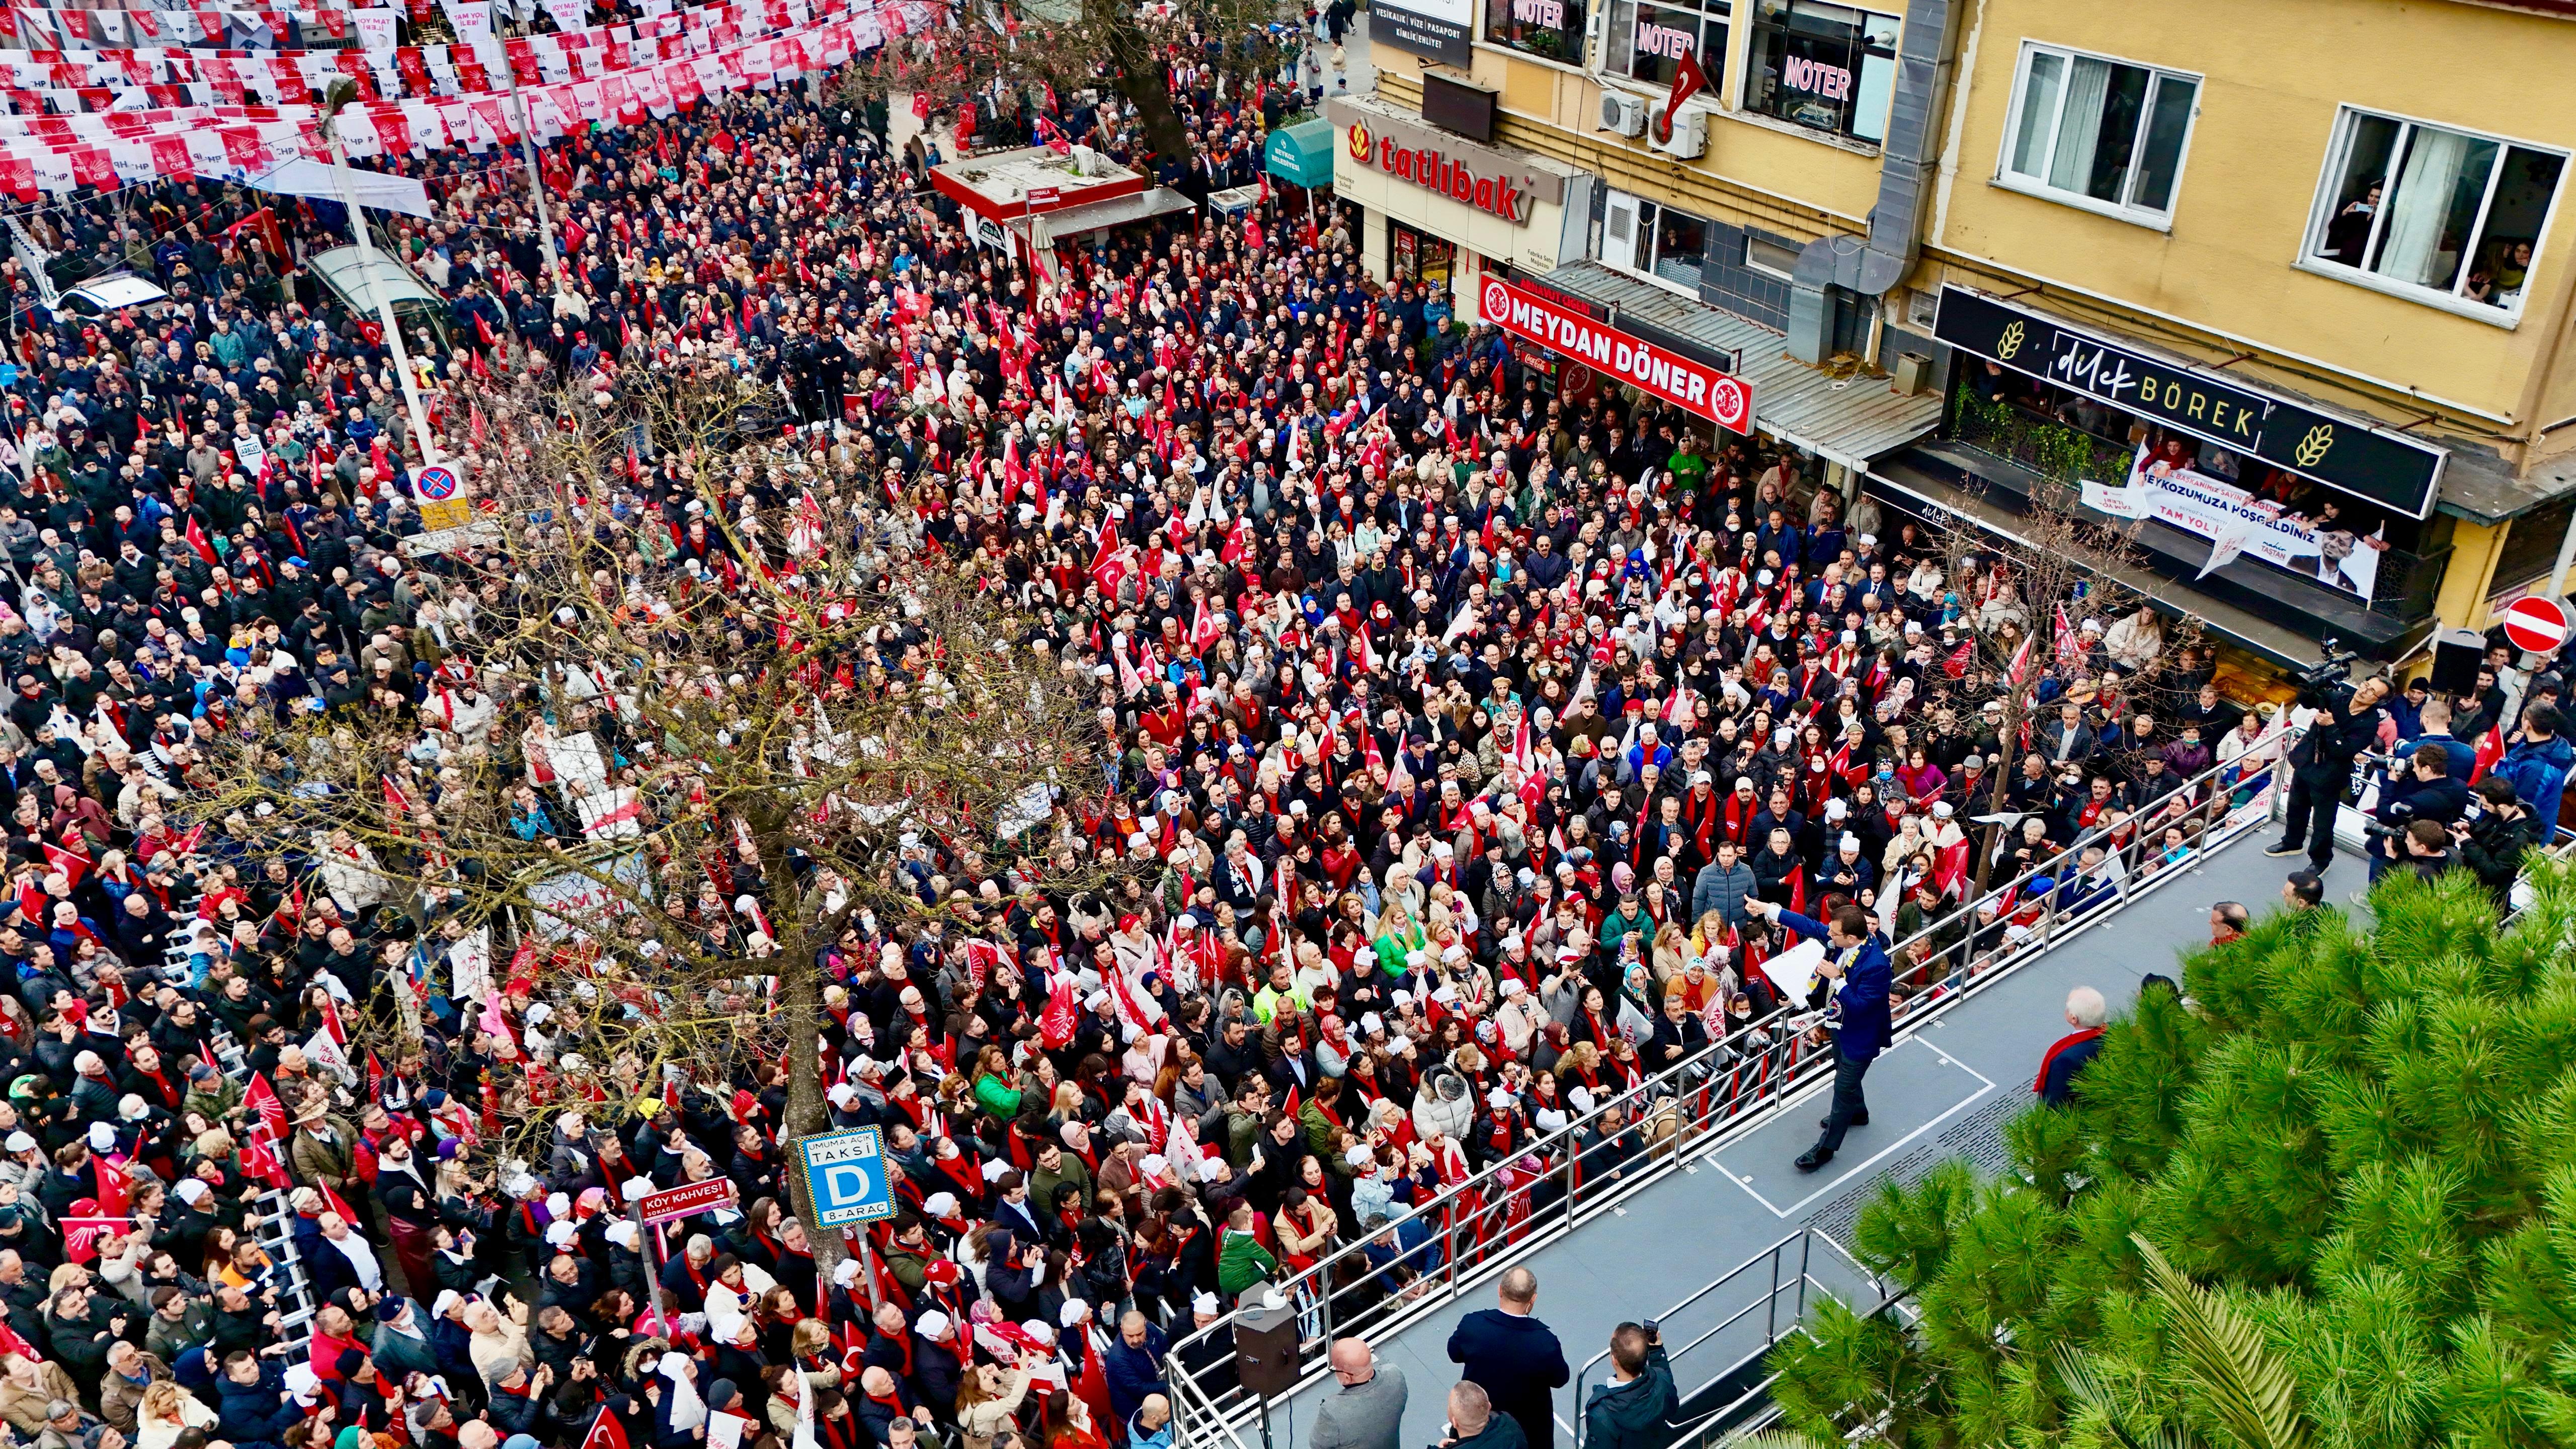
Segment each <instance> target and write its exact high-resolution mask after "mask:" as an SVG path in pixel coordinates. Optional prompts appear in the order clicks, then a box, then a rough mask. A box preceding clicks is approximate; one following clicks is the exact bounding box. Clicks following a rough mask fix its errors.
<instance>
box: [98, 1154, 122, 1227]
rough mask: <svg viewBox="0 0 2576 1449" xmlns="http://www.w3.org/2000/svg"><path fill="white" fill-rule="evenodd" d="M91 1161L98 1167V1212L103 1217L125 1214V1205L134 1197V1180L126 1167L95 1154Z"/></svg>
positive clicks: (116, 1216) (115, 1216) (117, 1216)
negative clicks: (132, 1180)
mask: <svg viewBox="0 0 2576 1449" xmlns="http://www.w3.org/2000/svg"><path fill="white" fill-rule="evenodd" d="M90 1162H91V1164H92V1165H93V1166H95V1167H96V1168H97V1169H98V1212H99V1216H101V1217H109V1218H121V1217H123V1216H125V1205H126V1203H127V1202H128V1201H130V1200H131V1198H132V1192H131V1188H132V1182H131V1179H130V1178H129V1176H128V1174H127V1173H126V1171H125V1169H124V1168H122V1167H120V1166H118V1165H117V1164H116V1163H114V1162H111V1161H109V1160H108V1159H106V1158H104V1157H99V1156H96V1155H93V1156H92V1157H91V1158H90Z"/></svg>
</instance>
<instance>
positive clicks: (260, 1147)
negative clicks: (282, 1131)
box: [241, 1135, 294, 1187]
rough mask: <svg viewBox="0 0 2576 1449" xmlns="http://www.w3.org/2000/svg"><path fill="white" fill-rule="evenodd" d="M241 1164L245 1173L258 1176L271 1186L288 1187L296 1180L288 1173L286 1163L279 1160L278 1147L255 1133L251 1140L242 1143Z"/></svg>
mask: <svg viewBox="0 0 2576 1449" xmlns="http://www.w3.org/2000/svg"><path fill="white" fill-rule="evenodd" d="M241 1165H242V1172H243V1173H244V1174H246V1175H248V1176H251V1177H256V1178H258V1179H259V1180H260V1181H262V1182H265V1183H267V1184H268V1185H269V1186H271V1187H287V1186H290V1185H292V1184H293V1182H294V1179H293V1178H290V1177H288V1176H287V1175H286V1166H285V1164H283V1163H281V1162H279V1161H278V1160H277V1149H275V1148H273V1147H271V1146H269V1145H268V1140H267V1139H266V1138H264V1137H260V1136H257V1135H253V1136H252V1137H251V1139H250V1140H249V1141H247V1142H245V1143H243V1144H242V1149H241Z"/></svg>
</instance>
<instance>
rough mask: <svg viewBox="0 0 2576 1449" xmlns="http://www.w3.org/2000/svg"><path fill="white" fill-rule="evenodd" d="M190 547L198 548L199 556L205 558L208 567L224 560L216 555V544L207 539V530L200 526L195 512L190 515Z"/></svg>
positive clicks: (212, 566)
mask: <svg viewBox="0 0 2576 1449" xmlns="http://www.w3.org/2000/svg"><path fill="white" fill-rule="evenodd" d="M188 547H190V548H192V549H194V550H196V554H197V557H199V558H201V559H204V560H205V561H206V567H208V568H214V567H215V566H217V565H219V564H221V563H222V562H223V560H222V559H221V558H218V557H217V556H216V554H215V546H214V545H213V544H211V543H208V542H207V541H206V531H205V529H203V528H201V527H199V526H198V524H197V516H196V515H195V514H193V513H192V514H190V515H188Z"/></svg>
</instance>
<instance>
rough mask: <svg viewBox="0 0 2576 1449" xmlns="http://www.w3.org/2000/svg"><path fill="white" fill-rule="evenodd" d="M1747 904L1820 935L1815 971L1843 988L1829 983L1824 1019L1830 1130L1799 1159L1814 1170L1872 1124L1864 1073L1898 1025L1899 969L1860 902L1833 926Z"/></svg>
mask: <svg viewBox="0 0 2576 1449" xmlns="http://www.w3.org/2000/svg"><path fill="white" fill-rule="evenodd" d="M1746 909H1748V910H1750V911H1752V912H1754V913H1755V914H1757V915H1762V916H1767V917H1769V918H1770V920H1771V921H1772V922H1773V923H1774V924H1776V925H1781V926H1786V927H1788V928H1789V929H1790V930H1792V931H1795V932H1797V933H1798V934H1799V935H1800V936H1803V937H1806V938H1807V939H1809V940H1815V939H1817V938H1819V937H1821V938H1822V939H1823V940H1824V943H1825V959H1824V961H1823V962H1822V963H1820V964H1819V965H1818V966H1817V967H1816V976H1817V978H1818V979H1819V980H1822V981H1826V982H1839V983H1840V987H1839V989H1837V988H1835V987H1833V986H1828V987H1827V988H1826V989H1827V990H1828V991H1831V992H1833V1000H1832V1001H1831V1002H1830V1003H1829V1004H1828V1005H1827V1006H1826V1008H1825V1018H1826V1020H1827V1022H1828V1023H1830V1024H1831V1025H1832V1026H1833V1028H1834V1099H1833V1106H1832V1107H1831V1108H1830V1109H1829V1110H1828V1111H1827V1112H1826V1113H1825V1120H1824V1129H1825V1135H1823V1136H1822V1137H1819V1138H1817V1139H1816V1145H1815V1146H1813V1147H1810V1148H1808V1149H1807V1150H1806V1151H1805V1152H1804V1153H1802V1154H1800V1155H1799V1158H1798V1170H1799V1171H1800V1172H1813V1171H1815V1170H1816V1169H1817V1168H1819V1167H1822V1166H1824V1165H1825V1164H1826V1163H1828V1162H1831V1161H1833V1160H1834V1152H1835V1150H1836V1149H1838V1148H1840V1147H1841V1146H1842V1145H1843V1134H1844V1133H1845V1132H1848V1131H1850V1130H1851V1129H1852V1128H1854V1127H1865V1126H1867V1125H1869V1102H1868V1100H1867V1099H1866V1098H1864V1097H1862V1095H1861V1078H1862V1077H1864V1076H1866V1075H1868V1073H1869V1064H1870V1063H1871V1062H1873V1061H1876V1060H1877V1059H1878V1054H1879V1053H1880V1052H1882V1051H1885V1050H1886V1049H1887V1038H1888V1035H1889V1033H1890V1032H1891V1031H1893V1030H1894V1023H1893V1022H1892V1021H1891V1020H1890V1019H1889V1016H1888V999H1887V993H1888V987H1889V986H1890V985H1891V984H1893V980H1894V971H1893V969H1892V967H1891V965H1890V963H1889V961H1888V958H1887V944H1886V943H1885V942H1884V941H1881V940H1880V939H1879V938H1878V937H1877V936H1875V935H1873V934H1872V933H1871V931H1870V919H1869V913H1868V912H1866V911H1863V910H1862V909H1861V908H1860V907H1858V906H1852V905H1846V906H1843V907H1841V908H1840V909H1838V910H1836V911H1835V912H1834V916H1833V921H1832V923H1831V924H1829V925H1826V924H1819V923H1817V922H1815V921H1811V920H1809V919H1808V918H1806V917H1805V916H1802V915H1799V914H1798V913H1797V912H1795V911H1791V910H1784V909H1782V908H1781V907H1779V906H1777V905H1773V904H1771V903H1769V902H1767V901H1748V902H1746ZM1811 999H1812V998H1811Z"/></svg>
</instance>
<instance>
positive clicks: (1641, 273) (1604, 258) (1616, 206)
mask: <svg viewBox="0 0 2576 1449" xmlns="http://www.w3.org/2000/svg"><path fill="white" fill-rule="evenodd" d="M1648 206H1652V207H1653V208H1655V213H1656V216H1657V219H1658V220H1660V219H1661V217H1662V214H1663V213H1664V212H1667V211H1677V210H1680V208H1678V207H1673V206H1668V205H1666V204H1665V203H1663V202H1660V201H1657V200H1655V199H1654V198H1652V197H1648V196H1639V195H1638V194H1637V193H1635V192H1633V191H1622V190H1620V189H1619V188H1618V187H1615V186H1611V187H1605V188H1603V191H1602V202H1601V207H1602V210H1601V216H1602V223H1601V253H1600V255H1599V256H1598V257H1597V258H1596V260H1598V261H1599V262H1600V263H1601V264H1602V265H1603V266H1605V267H1608V268H1610V269H1611V270H1612V271H1614V272H1617V273H1619V274H1620V275H1621V276H1623V277H1634V278H1636V279H1637V280H1638V281H1641V282H1645V283H1647V284H1648V285H1650V286H1656V287H1661V288H1663V289H1664V290H1665V291H1667V292H1670V293H1672V294H1673V295H1675V296H1677V297H1688V298H1690V299H1691V300H1692V301H1698V300H1699V288H1697V287H1696V286H1691V287H1685V286H1683V285H1682V284H1681V283H1679V282H1676V281H1674V280H1672V279H1671V278H1670V277H1666V276H1663V275H1661V274H1659V273H1657V272H1656V271H1655V263H1656V262H1657V261H1658V260H1660V259H1659V258H1658V257H1656V256H1655V255H1654V246H1655V242H1654V235H1655V234H1654V232H1653V231H1652V230H1650V229H1649V228H1648V227H1647V226H1646V224H1645V220H1646V211H1645V209H1646V208H1647V207H1648ZM1622 210H1624V211H1625V212H1627V214H1628V226H1629V255H1628V258H1627V260H1625V261H1614V260H1612V259H1611V257H1610V246H1611V241H1610V217H1611V215H1612V214H1613V213H1615V212H1618V211H1622ZM1682 215H1684V216H1686V217H1689V218H1690V219H1691V220H1693V221H1696V222H1698V223H1699V224H1700V226H1701V227H1702V229H1703V232H1702V234H1703V236H1705V235H1706V231H1707V229H1711V228H1714V227H1715V226H1716V225H1717V222H1716V221H1715V220H1713V219H1711V218H1709V217H1705V216H1702V215H1700V214H1699V213H1698V212H1696V211H1684V212H1682ZM1707 245H1708V244H1707V242H1706V241H1705V240H1703V241H1702V242H1701V244H1700V246H1701V257H1700V263H1701V266H1702V268H1703V269H1705V267H1706V265H1707V260H1708V259H1707Z"/></svg>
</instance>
